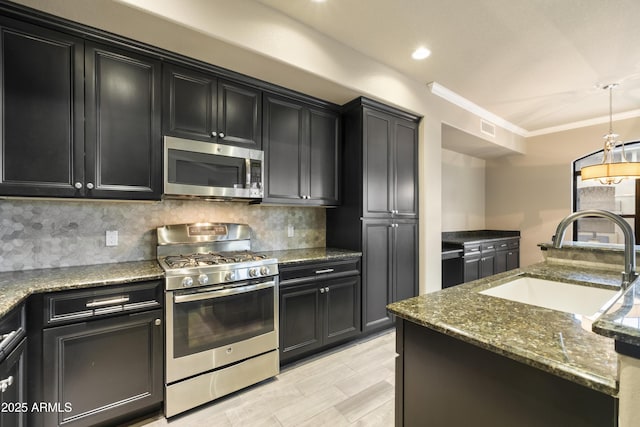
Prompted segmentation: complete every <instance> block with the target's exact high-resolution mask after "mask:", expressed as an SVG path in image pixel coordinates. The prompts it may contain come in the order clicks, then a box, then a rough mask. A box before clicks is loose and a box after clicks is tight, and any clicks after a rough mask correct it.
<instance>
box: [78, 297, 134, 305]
mask: <svg viewBox="0 0 640 427" xmlns="http://www.w3.org/2000/svg"><path fill="white" fill-rule="evenodd" d="M126 302H129V296H128V295H125V296H121V297H116V298H107V299H97V300H93V301H89V302H88V303H87V304H85V305H86V306H87V308H96V307H104V306H107V305H116V304H124V303H126Z"/></svg>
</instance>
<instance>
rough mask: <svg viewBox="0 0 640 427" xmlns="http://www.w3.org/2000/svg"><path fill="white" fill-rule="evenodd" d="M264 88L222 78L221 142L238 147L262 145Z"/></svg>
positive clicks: (219, 100) (254, 147) (259, 146)
mask: <svg viewBox="0 0 640 427" xmlns="http://www.w3.org/2000/svg"><path fill="white" fill-rule="evenodd" d="M261 96H262V92H261V91H260V90H258V89H255V88H252V87H249V86H244V85H241V84H238V83H233V82H229V81H225V80H221V81H220V82H219V83H218V117H217V128H216V129H215V130H216V131H217V133H218V142H219V143H221V144H229V145H237V146H239V147H246V148H252V149H254V150H261V149H262V135H261V133H260V129H261V127H262V123H261V120H262V115H261V111H260V108H261Z"/></svg>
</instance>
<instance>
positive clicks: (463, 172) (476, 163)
mask: <svg viewBox="0 0 640 427" xmlns="http://www.w3.org/2000/svg"><path fill="white" fill-rule="evenodd" d="M485 165H486V161H485V160H483V159H478V158H477V157H472V156H467V155H465V154H461V153H457V152H455V151H450V150H445V149H443V150H442V213H443V215H442V231H461V230H483V229H485Z"/></svg>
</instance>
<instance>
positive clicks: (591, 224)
mask: <svg viewBox="0 0 640 427" xmlns="http://www.w3.org/2000/svg"><path fill="white" fill-rule="evenodd" d="M621 150H622V148H621V147H617V148H616V149H615V151H614V159H616V161H619V160H620V156H621ZM624 150H625V153H626V158H627V160H629V161H638V159H640V141H636V142H631V143H626V144H625V145H624ZM602 155H603V150H600V151H596V152H595V153H592V154H589V155H588V156H585V157H582V158H580V159H578V160H576V161H574V162H573V211H574V212H575V211H578V210H585V209H604V210H607V211H611V212H613V213H616V214H618V215H620V216H621V217H623V218H624V219H625V220H626V221H627V222H628V223H629V224H630V225H631V228H632V229H633V230H634V233H635V236H636V242H640V238H639V237H640V236H639V232H640V223H638V221H639V218H638V216H639V215H640V206H639V202H640V197H639V196H640V180H635V179H625V180H623V181H622V182H620V183H619V184H613V185H607V184H601V183H600V182H599V181H597V180H589V181H582V179H581V178H580V169H581V168H582V167H584V166H589V165H594V164H598V163H601V162H602ZM573 240H577V241H584V242H599V243H623V242H624V238H623V236H622V232H621V231H620V229H619V228H618V226H616V225H615V224H614V223H612V222H611V221H609V220H607V219H603V218H582V219H579V220H578V221H576V222H575V223H574V226H573Z"/></svg>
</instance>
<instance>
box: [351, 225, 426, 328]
mask: <svg viewBox="0 0 640 427" xmlns="http://www.w3.org/2000/svg"><path fill="white" fill-rule="evenodd" d="M362 228H363V231H362V235H363V273H362V275H363V280H364V282H365V283H366V284H367V286H366V287H365V288H364V289H363V295H362V296H363V307H362V315H363V331H364V332H373V331H376V330H380V329H384V328H387V327H390V326H392V325H393V321H394V316H393V315H391V314H390V313H389V312H388V311H387V305H388V304H391V303H392V302H395V301H400V300H403V299H407V298H411V297H414V296H416V295H418V263H417V256H418V222H417V221H413V220H406V221H389V220H363V221H362Z"/></svg>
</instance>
